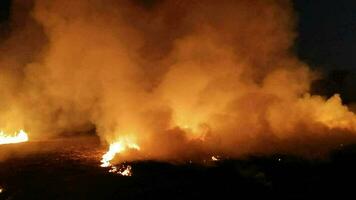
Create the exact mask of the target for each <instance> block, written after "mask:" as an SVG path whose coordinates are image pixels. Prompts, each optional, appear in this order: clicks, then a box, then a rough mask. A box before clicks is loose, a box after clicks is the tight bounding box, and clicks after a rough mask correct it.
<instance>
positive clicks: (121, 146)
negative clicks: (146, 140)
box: [100, 140, 140, 176]
mask: <svg viewBox="0 0 356 200" xmlns="http://www.w3.org/2000/svg"><path fill="white" fill-rule="evenodd" d="M127 149H133V150H140V146H138V145H137V144H136V143H133V142H129V141H128V140H119V141H118V142H114V143H112V144H111V145H110V147H109V150H108V151H107V152H106V153H105V154H104V155H103V156H102V159H101V165H100V166H101V167H110V170H109V172H110V173H117V174H120V175H122V176H131V175H132V172H131V166H130V165H127V166H124V165H122V166H120V167H116V166H113V165H112V164H111V161H112V160H113V159H114V158H115V156H116V154H120V153H123V152H124V151H126V150H127Z"/></svg>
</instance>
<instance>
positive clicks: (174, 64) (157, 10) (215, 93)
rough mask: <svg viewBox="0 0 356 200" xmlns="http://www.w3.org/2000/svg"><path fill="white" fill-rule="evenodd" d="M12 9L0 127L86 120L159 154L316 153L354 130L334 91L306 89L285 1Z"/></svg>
mask: <svg viewBox="0 0 356 200" xmlns="http://www.w3.org/2000/svg"><path fill="white" fill-rule="evenodd" d="M29 8H30V9H29ZM19 13H20V14H19ZM12 18H13V23H12V25H13V28H12V31H11V32H10V35H9V36H8V37H7V38H6V39H4V40H3V41H2V45H1V46H0V49H1V57H0V65H1V66H0V67H1V68H0V70H1V71H0V72H1V73H0V83H1V84H0V90H1V102H0V104H1V106H0V109H1V110H0V111H1V115H0V125H1V127H2V128H3V129H10V130H11V129H18V128H25V129H26V130H28V132H29V133H30V137H31V138H33V139H47V138H50V137H54V136H56V135H58V134H61V133H75V132H83V131H88V130H91V129H93V127H95V129H96V132H97V134H98V135H99V136H100V138H101V139H102V141H103V142H104V143H109V144H110V143H112V142H114V141H116V140H127V141H130V142H134V143H137V144H138V145H139V146H140V148H141V150H140V152H128V153H127V154H128V155H127V158H125V159H159V160H184V159H191V158H195V157H199V156H206V155H212V154H220V155H226V156H240V155H245V154H251V153H272V152H293V153H298V154H300V153H302V154H308V155H310V154H319V153H320V152H323V151H325V150H326V149H329V148H332V147H335V146H336V145H338V144H339V143H345V142H350V141H351V139H352V138H354V136H355V134H356V116H355V114H354V113H353V112H351V111H349V110H348V108H347V107H346V106H344V105H342V102H341V99H340V97H339V96H338V95H335V96H333V97H332V98H330V99H325V98H323V97H321V96H312V95H310V94H309V87H310V85H311V82H312V81H313V80H314V79H316V78H317V74H316V73H314V72H312V71H311V70H310V69H309V68H308V66H306V65H305V64H304V63H303V62H302V61H300V60H298V58H297V57H296V56H295V55H294V54H293V50H292V47H293V43H294V39H295V38H296V36H297V33H296V30H295V21H296V17H295V14H294V13H293V8H292V4H291V2H289V1H284V0H239V1H237V0H222V1H215V0H207V1H198V0H192V1H182V0H161V1H139V0H131V1H128V0H120V1H114V0H106V1H102V0H77V1H69V0H67V1H63V0H51V1H47V0H37V1H35V2H32V3H28V1H27V2H26V3H24V1H14V2H13V15H12ZM19 18H20V19H21V20H18V19H19ZM16 22H17V23H20V22H21V23H22V24H20V25H18V24H17V26H15V25H16Z"/></svg>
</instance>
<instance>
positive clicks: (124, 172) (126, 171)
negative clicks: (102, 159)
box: [109, 165, 132, 176]
mask: <svg viewBox="0 0 356 200" xmlns="http://www.w3.org/2000/svg"><path fill="white" fill-rule="evenodd" d="M131 169H132V167H131V166H130V165H127V166H125V165H122V166H120V167H119V168H117V167H116V166H112V167H111V169H110V170H109V172H110V173H116V174H120V175H121V176H132V171H131Z"/></svg>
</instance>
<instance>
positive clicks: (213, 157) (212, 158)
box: [211, 156, 220, 161]
mask: <svg viewBox="0 0 356 200" xmlns="http://www.w3.org/2000/svg"><path fill="white" fill-rule="evenodd" d="M211 160H212V161H219V160H220V159H219V157H218V156H211Z"/></svg>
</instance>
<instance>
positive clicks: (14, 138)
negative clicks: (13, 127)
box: [0, 130, 28, 145]
mask: <svg viewBox="0 0 356 200" xmlns="http://www.w3.org/2000/svg"><path fill="white" fill-rule="evenodd" d="M27 141H28V135H27V133H26V132H25V131H24V130H20V131H19V132H18V133H15V134H13V135H9V134H6V133H5V132H4V131H0V145H1V144H13V143H21V142H27Z"/></svg>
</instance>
